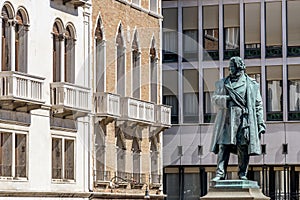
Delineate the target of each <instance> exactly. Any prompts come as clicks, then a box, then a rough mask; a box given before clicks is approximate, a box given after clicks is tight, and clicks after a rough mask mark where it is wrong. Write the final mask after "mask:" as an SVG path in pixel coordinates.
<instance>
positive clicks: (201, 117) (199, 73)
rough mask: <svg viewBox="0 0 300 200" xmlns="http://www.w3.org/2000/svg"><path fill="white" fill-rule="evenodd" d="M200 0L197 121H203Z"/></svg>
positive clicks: (199, 13)
mask: <svg viewBox="0 0 300 200" xmlns="http://www.w3.org/2000/svg"><path fill="white" fill-rule="evenodd" d="M202 3H203V2H202V0H198V33H199V34H198V38H199V39H198V43H199V45H198V48H199V51H198V52H199V54H198V58H199V60H198V75H199V81H198V87H199V122H200V123H203V121H204V117H203V111H204V108H203V101H202V99H203V66H202V60H203V24H202V10H203V9H202Z"/></svg>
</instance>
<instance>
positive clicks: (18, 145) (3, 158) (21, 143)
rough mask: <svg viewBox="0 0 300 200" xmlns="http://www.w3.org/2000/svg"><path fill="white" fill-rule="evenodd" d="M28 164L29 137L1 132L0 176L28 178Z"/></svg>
mask: <svg viewBox="0 0 300 200" xmlns="http://www.w3.org/2000/svg"><path fill="white" fill-rule="evenodd" d="M13 155H14V156H13ZM13 157H14V159H13ZM26 163H27V135H26V134H25V133H16V132H8V131H5V132H4V131H1V132H0V176H1V177H12V178H26V177H27V164H26Z"/></svg>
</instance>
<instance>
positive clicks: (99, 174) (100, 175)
mask: <svg viewBox="0 0 300 200" xmlns="http://www.w3.org/2000/svg"><path fill="white" fill-rule="evenodd" d="M95 173H96V180H97V181H110V179H111V178H112V177H111V173H110V171H99V170H96V171H95Z"/></svg>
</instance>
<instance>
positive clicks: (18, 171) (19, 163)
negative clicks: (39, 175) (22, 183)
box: [15, 134, 27, 177]
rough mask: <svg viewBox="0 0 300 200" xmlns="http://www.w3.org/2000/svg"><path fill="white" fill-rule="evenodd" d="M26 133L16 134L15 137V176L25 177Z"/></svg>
mask: <svg viewBox="0 0 300 200" xmlns="http://www.w3.org/2000/svg"><path fill="white" fill-rule="evenodd" d="M26 151H27V150H26V135H25V134H16V139H15V176H16V177H26Z"/></svg>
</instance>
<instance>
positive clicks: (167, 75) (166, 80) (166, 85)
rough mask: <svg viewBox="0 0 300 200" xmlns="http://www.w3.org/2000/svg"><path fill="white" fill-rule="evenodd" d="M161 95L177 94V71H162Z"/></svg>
mask: <svg viewBox="0 0 300 200" xmlns="http://www.w3.org/2000/svg"><path fill="white" fill-rule="evenodd" d="M162 81H163V95H177V94H178V71H177V70H168V71H163V78H162Z"/></svg>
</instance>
